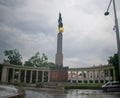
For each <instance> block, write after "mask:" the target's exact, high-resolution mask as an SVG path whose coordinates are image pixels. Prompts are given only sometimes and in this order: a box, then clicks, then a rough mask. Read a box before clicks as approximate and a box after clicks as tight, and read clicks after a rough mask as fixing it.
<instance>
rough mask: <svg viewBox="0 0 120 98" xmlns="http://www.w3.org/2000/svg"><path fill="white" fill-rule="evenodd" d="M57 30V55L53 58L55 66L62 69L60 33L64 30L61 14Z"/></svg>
mask: <svg viewBox="0 0 120 98" xmlns="http://www.w3.org/2000/svg"><path fill="white" fill-rule="evenodd" d="M58 30H59V33H58V35H57V53H56V58H55V64H56V65H57V66H62V67H63V54H62V32H63V31H64V28H63V23H62V17H61V13H59V19H58Z"/></svg>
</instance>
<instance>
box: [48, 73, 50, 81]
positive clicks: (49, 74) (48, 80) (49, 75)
mask: <svg viewBox="0 0 120 98" xmlns="http://www.w3.org/2000/svg"><path fill="white" fill-rule="evenodd" d="M48 82H50V71H48Z"/></svg>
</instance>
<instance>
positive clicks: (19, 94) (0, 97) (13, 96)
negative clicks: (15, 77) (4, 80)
mask: <svg viewBox="0 0 120 98" xmlns="http://www.w3.org/2000/svg"><path fill="white" fill-rule="evenodd" d="M24 95H25V93H24V91H23V90H20V89H17V88H16V87H15V86H13V85H0V98H24Z"/></svg>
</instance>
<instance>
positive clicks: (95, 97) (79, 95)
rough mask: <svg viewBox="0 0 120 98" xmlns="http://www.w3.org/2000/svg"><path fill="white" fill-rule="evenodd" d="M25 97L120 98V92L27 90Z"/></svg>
mask: <svg viewBox="0 0 120 98" xmlns="http://www.w3.org/2000/svg"><path fill="white" fill-rule="evenodd" d="M25 92H26V96H25V98H120V92H103V91H102V90H86V89H85V90H84V89H82V90H81V89H79V90H77V89H73V90H57V89H42V90H38V89H34V90H30V89H29V90H26V91H25Z"/></svg>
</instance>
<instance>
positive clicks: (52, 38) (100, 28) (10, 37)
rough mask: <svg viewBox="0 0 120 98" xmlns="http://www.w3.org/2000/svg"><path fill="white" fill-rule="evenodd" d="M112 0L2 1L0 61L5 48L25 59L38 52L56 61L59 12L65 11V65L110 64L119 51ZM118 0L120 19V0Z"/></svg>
mask: <svg viewBox="0 0 120 98" xmlns="http://www.w3.org/2000/svg"><path fill="white" fill-rule="evenodd" d="M109 1H110V0H83V1H81V0H0V62H2V61H3V59H4V58H5V57H4V54H3V51H4V50H6V49H18V50H19V52H20V53H21V54H22V56H23V61H25V60H27V59H29V58H30V57H31V56H33V55H34V54H35V53H36V52H37V51H39V52H40V53H41V54H42V53H45V54H46V55H47V56H48V59H49V61H52V62H54V61H55V54H56V47H57V33H58V27H57V26H58V23H57V22H58V14H59V11H60V12H61V13H62V18H63V25H64V29H65V31H64V33H63V54H64V66H69V67H85V66H93V65H100V64H107V59H108V57H109V56H111V55H113V54H114V53H116V51H117V46H116V35H115V32H114V31H113V26H114V15H113V6H112V5H111V7H110V15H109V16H104V12H105V11H106V9H107V6H108V4H109ZM115 1H116V7H117V14H118V20H119V21H120V7H119V5H120V0H115Z"/></svg>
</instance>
